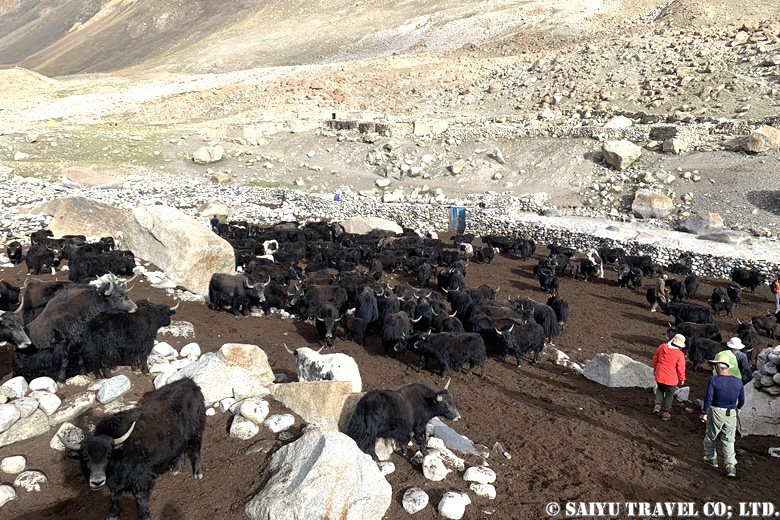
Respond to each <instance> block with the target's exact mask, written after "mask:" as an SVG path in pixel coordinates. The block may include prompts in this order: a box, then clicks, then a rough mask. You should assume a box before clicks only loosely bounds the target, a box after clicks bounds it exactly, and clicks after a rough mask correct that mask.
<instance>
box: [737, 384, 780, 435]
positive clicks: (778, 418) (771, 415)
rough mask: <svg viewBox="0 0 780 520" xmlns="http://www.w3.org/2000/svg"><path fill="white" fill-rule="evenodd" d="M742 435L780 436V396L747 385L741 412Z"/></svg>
mask: <svg viewBox="0 0 780 520" xmlns="http://www.w3.org/2000/svg"><path fill="white" fill-rule="evenodd" d="M739 418H740V423H741V424H742V429H741V431H742V435H773V436H775V437H780V398H778V397H775V396H773V395H771V394H768V393H766V392H762V391H760V390H758V389H757V388H756V387H755V386H754V385H753V384H748V385H746V386H745V405H744V406H743V407H742V410H741V411H740V412H739Z"/></svg>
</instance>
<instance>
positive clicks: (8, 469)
mask: <svg viewBox="0 0 780 520" xmlns="http://www.w3.org/2000/svg"><path fill="white" fill-rule="evenodd" d="M26 466H27V459H25V458H24V457H23V456H22V455H13V456H11V457H6V458H4V459H3V460H2V462H0V471H2V472H3V473H7V474H9V475H16V474H17V473H21V472H22V471H24V468H25V467H26Z"/></svg>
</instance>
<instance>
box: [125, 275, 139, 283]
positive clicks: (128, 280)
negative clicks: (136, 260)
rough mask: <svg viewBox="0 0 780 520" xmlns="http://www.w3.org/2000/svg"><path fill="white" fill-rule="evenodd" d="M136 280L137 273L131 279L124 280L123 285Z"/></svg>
mask: <svg viewBox="0 0 780 520" xmlns="http://www.w3.org/2000/svg"><path fill="white" fill-rule="evenodd" d="M136 278H138V273H135V274H134V275H133V277H132V278H128V279H127V280H125V284H128V283H130V282H132V281H133V280H135V279H136Z"/></svg>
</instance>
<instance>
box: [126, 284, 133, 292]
mask: <svg viewBox="0 0 780 520" xmlns="http://www.w3.org/2000/svg"><path fill="white" fill-rule="evenodd" d="M133 287H135V285H131V286H130V288H129V289H128V290H127V291H125V292H130V291H132V290H133Z"/></svg>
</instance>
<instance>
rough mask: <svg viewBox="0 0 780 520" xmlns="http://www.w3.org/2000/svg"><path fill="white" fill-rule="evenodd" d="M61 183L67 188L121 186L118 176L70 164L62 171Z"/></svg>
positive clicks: (121, 182)
mask: <svg viewBox="0 0 780 520" xmlns="http://www.w3.org/2000/svg"><path fill="white" fill-rule="evenodd" d="M62 184H63V185H65V186H67V187H68V188H104V189H107V188H121V187H122V184H123V181H122V179H120V178H117V177H113V176H111V175H106V174H105V173H100V172H97V171H95V170H94V169H92V168H81V167H76V166H71V167H69V168H65V169H64V170H63V171H62Z"/></svg>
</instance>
